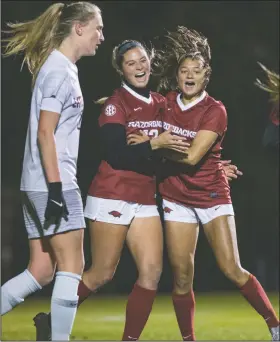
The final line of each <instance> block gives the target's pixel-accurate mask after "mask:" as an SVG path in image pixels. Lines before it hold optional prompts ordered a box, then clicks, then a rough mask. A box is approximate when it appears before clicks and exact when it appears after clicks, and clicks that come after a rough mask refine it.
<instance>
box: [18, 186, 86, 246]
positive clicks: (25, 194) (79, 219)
mask: <svg viewBox="0 0 280 342" xmlns="http://www.w3.org/2000/svg"><path fill="white" fill-rule="evenodd" d="M21 195H22V206H23V217H24V222H25V227H26V230H27V234H28V238H29V239H35V238H42V237H44V236H50V235H54V234H59V233H64V232H67V231H70V230H76V229H83V228H85V226H86V224H85V219H84V213H83V201H82V198H81V193H80V190H79V189H71V190H65V191H63V196H64V200H65V203H66V206H67V209H68V211H69V215H68V221H66V220H65V219H64V218H61V221H60V223H59V224H57V225H56V224H54V223H53V222H52V221H46V220H45V210H46V206H47V201H48V192H45V191H44V192H43V191H22V192H21Z"/></svg>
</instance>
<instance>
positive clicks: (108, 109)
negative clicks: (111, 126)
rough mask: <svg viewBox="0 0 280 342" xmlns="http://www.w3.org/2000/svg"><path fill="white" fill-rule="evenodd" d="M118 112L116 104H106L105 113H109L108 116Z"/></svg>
mask: <svg viewBox="0 0 280 342" xmlns="http://www.w3.org/2000/svg"><path fill="white" fill-rule="evenodd" d="M116 112H117V109H116V107H115V106H114V105H112V104H109V105H108V106H106V108H105V115H107V116H113V115H115V114H116Z"/></svg>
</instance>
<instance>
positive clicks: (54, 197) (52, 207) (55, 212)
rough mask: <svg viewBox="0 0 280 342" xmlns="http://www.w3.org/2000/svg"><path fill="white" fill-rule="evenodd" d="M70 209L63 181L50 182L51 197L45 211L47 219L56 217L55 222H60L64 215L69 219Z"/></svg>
mask: <svg viewBox="0 0 280 342" xmlns="http://www.w3.org/2000/svg"><path fill="white" fill-rule="evenodd" d="M68 214H69V212H68V209H67V206H66V203H65V200H64V198H63V194H62V183H61V182H55V183H49V197H48V203H47V208H46V211H45V219H46V220H47V221H48V220H50V219H51V218H54V220H55V224H58V223H59V222H60V220H61V218H62V217H63V218H64V219H65V220H66V221H68V217H67V216H68Z"/></svg>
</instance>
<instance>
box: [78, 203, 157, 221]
mask: <svg viewBox="0 0 280 342" xmlns="http://www.w3.org/2000/svg"><path fill="white" fill-rule="evenodd" d="M84 215H85V217H87V218H89V219H91V220H93V221H100V222H107V223H115V224H123V225H129V224H130V223H131V222H132V220H133V219H134V218H135V217H152V216H159V212H158V210H157V206H156V205H144V204H139V203H134V202H126V201H121V200H114V199H105V198H99V197H92V196H87V201H86V206H85V211H84Z"/></svg>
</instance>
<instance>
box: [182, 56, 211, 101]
mask: <svg viewBox="0 0 280 342" xmlns="http://www.w3.org/2000/svg"><path fill="white" fill-rule="evenodd" d="M206 81H207V68H205V65H204V61H203V60H202V59H201V58H195V59H192V58H186V59H184V60H183V61H182V63H181V64H180V66H179V68H178V72H177V82H178V87H179V88H180V90H181V92H182V94H183V99H182V100H183V102H184V103H185V104H187V103H190V102H192V101H194V100H195V99H197V98H198V97H199V96H200V95H201V93H202V91H203V90H204V88H205V85H206Z"/></svg>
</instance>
